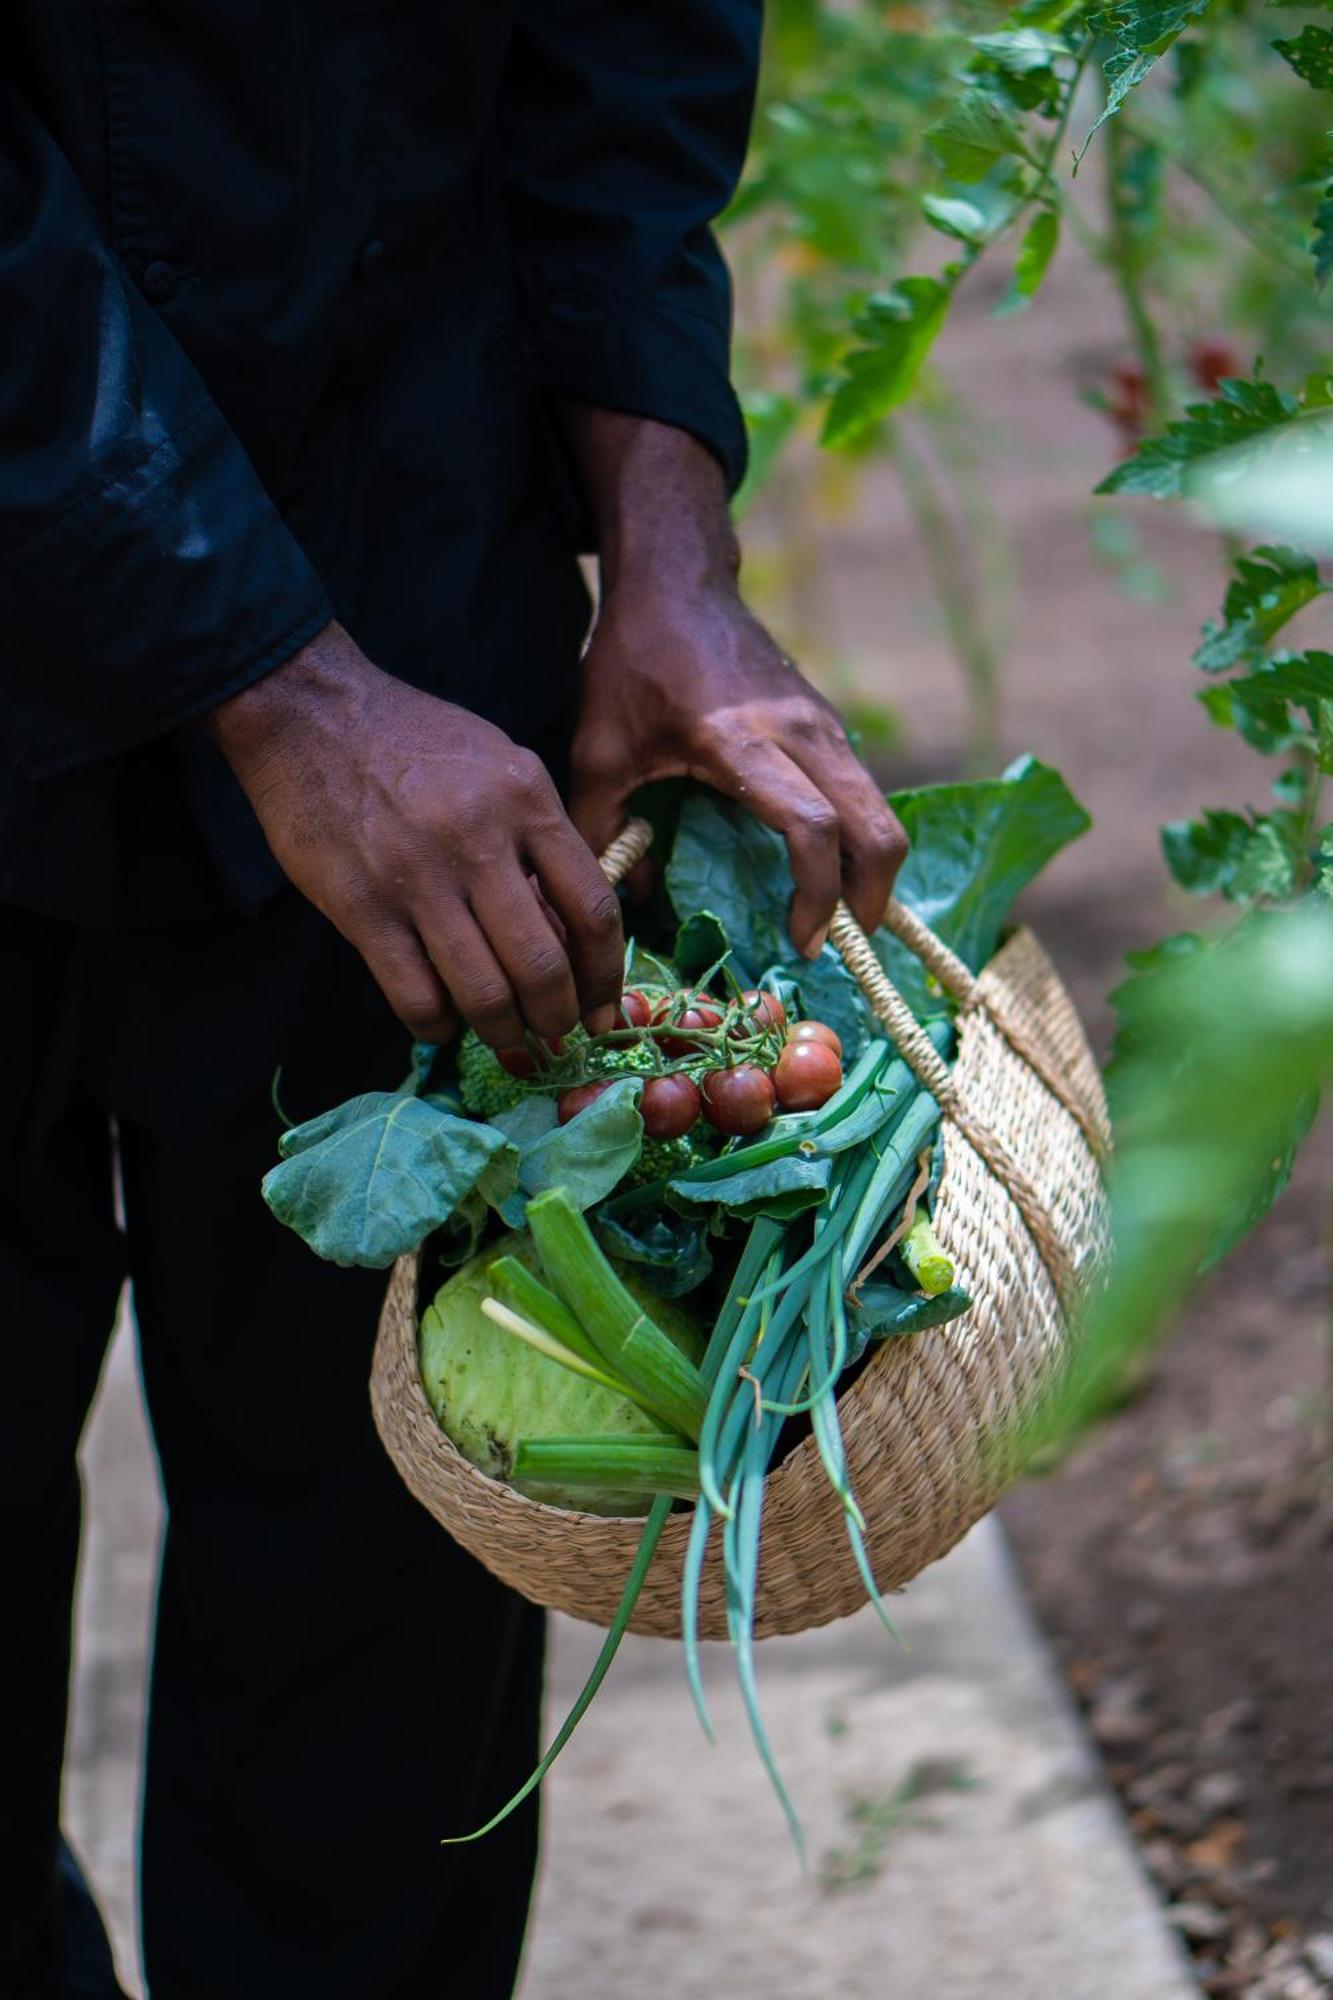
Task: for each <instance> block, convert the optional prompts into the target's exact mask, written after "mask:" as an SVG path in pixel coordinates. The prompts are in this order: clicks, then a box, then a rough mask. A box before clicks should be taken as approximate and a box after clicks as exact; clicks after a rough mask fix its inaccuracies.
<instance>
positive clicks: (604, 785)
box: [569, 731, 633, 855]
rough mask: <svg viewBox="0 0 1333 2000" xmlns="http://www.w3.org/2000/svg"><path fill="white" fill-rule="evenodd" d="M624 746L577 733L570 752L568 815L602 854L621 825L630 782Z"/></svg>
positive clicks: (600, 737) (607, 739) (587, 841)
mask: <svg viewBox="0 0 1333 2000" xmlns="http://www.w3.org/2000/svg"><path fill="white" fill-rule="evenodd" d="M624 753H625V746H624V745H623V744H621V743H618V742H612V741H610V740H609V738H605V737H604V736H603V735H602V734H600V733H598V734H593V733H590V732H588V731H583V732H580V733H579V734H578V735H576V736H575V738H574V747H573V749H572V751H571V752H570V760H569V768H570V789H569V817H570V820H571V821H572V823H573V825H574V826H575V828H576V829H577V830H578V832H579V833H581V834H582V836H583V839H584V841H585V842H586V844H587V846H588V848H589V849H590V850H591V852H592V853H593V854H594V855H598V854H604V853H605V852H606V850H607V848H608V847H609V846H610V845H611V842H612V841H613V840H614V839H615V837H616V835H617V834H618V833H619V832H620V831H621V829H622V828H623V827H624V824H625V818H626V811H627V807H628V802H629V794H630V791H631V790H632V789H633V786H632V785H627V784H626V782H625V774H626V770H627V759H626V757H625V754H624Z"/></svg>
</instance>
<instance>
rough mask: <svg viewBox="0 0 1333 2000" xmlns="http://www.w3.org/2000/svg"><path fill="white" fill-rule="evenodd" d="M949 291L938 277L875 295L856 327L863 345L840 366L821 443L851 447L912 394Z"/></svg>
mask: <svg viewBox="0 0 1333 2000" xmlns="http://www.w3.org/2000/svg"><path fill="white" fill-rule="evenodd" d="M949 299H950V289H949V287H948V286H947V285H944V284H942V283H941V282H940V280H939V279H938V278H904V279H903V280H902V281H901V283H899V284H897V285H895V286H894V287H893V290H892V291H890V292H882V293H879V294H878V295H877V296H876V297H875V298H873V299H872V300H871V301H870V303H869V305H868V306H867V309H866V312H865V313H864V315H863V316H862V318H861V319H859V320H858V321H857V323H856V332H857V333H858V334H859V335H860V337H861V339H862V340H863V341H865V342H866V343H867V344H866V345H865V346H863V347H859V348H855V349H853V351H852V352H851V353H850V354H849V355H848V356H847V357H846V359H845V360H844V362H843V370H844V380H843V381H842V382H840V383H839V385H838V387H837V389H836V390H835V392H834V395H833V399H832V402H831V403H830V405H829V409H828V415H827V416H826V418H825V420H824V431H823V442H824V443H825V444H826V445H830V446H835V447H836V446H838V445H845V444H851V443H852V442H854V441H855V440H856V439H857V438H859V437H860V436H861V435H862V434H863V433H864V432H865V431H867V430H868V429H869V428H870V426H871V425H872V424H875V423H878V422H879V420H880V418H881V417H885V416H887V415H888V413H889V411H890V410H893V409H896V408H897V407H898V405H899V404H900V403H903V402H905V401H906V399H907V397H908V396H909V395H910V394H911V392H912V388H913V385H914V384H915V382H916V378H917V376H918V375H919V373H920V372H921V365H922V363H923V362H924V360H925V358H926V356H927V354H929V352H930V349H931V347H932V345H933V343H934V341H935V338H936V336H937V334H938V333H939V331H940V328H941V327H942V326H943V324H944V321H945V318H946V316H947V314H948V310H949Z"/></svg>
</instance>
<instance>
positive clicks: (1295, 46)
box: [1273, 21, 1333, 90]
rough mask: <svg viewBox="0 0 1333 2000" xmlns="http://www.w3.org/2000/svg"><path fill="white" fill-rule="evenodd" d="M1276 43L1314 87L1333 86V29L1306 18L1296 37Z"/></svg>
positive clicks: (1325, 88) (1298, 72) (1304, 78)
mask: <svg viewBox="0 0 1333 2000" xmlns="http://www.w3.org/2000/svg"><path fill="white" fill-rule="evenodd" d="M1273 47H1274V48H1275V49H1276V50H1277V52H1278V54H1279V55H1280V56H1281V57H1282V59H1283V61H1284V62H1289V63H1290V64H1291V66H1292V68H1293V69H1294V70H1295V72H1296V74H1297V76H1299V77H1301V78H1302V79H1303V80H1304V81H1305V82H1306V83H1308V84H1309V85H1310V87H1311V89H1312V90H1333V29H1330V28H1316V27H1315V26H1314V24H1313V22H1310V21H1307V22H1306V24H1305V26H1304V27H1303V28H1302V29H1301V32H1300V34H1299V35H1297V36H1296V37H1295V38H1294V39H1293V40H1289V41H1277V42H1274V44H1273Z"/></svg>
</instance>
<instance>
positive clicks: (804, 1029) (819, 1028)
mask: <svg viewBox="0 0 1333 2000" xmlns="http://www.w3.org/2000/svg"><path fill="white" fill-rule="evenodd" d="M787 1040H788V1041H789V1042H819V1043H821V1044H822V1045H823V1047H824V1048H826V1049H832V1051H833V1053H834V1055H835V1056H840V1055H841V1054H842V1043H841V1041H840V1040H839V1039H838V1036H837V1034H836V1032H835V1031H834V1030H833V1029H832V1028H830V1026H829V1024H828V1022H827V1021H793V1022H792V1024H791V1026H790V1027H789V1028H788V1030H787Z"/></svg>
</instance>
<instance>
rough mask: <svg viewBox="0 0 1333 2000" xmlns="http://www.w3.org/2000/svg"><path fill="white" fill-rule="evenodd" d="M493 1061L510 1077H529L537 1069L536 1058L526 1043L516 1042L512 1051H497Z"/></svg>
mask: <svg viewBox="0 0 1333 2000" xmlns="http://www.w3.org/2000/svg"><path fill="white" fill-rule="evenodd" d="M495 1060H496V1061H497V1062H498V1063H499V1065H500V1067H501V1069H507V1070H508V1071H509V1074H510V1075H511V1076H531V1075H532V1072H533V1071H534V1070H535V1069H536V1067H537V1058H536V1056H534V1055H533V1053H532V1050H531V1049H530V1048H529V1047H528V1045H527V1043H526V1042H518V1043H517V1044H516V1045H515V1046H514V1047H513V1048H512V1049H497V1050H496V1051H495Z"/></svg>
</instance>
